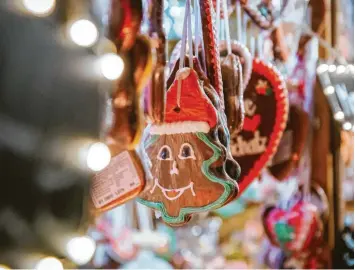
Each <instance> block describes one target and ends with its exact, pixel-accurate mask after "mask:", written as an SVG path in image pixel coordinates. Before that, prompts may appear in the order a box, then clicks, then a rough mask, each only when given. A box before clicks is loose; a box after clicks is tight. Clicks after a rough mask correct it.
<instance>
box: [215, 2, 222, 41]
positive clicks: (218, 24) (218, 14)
mask: <svg viewBox="0 0 355 270" xmlns="http://www.w3.org/2000/svg"><path fill="white" fill-rule="evenodd" d="M216 17H217V18H216V28H217V33H216V36H217V44H219V40H220V35H221V0H217V1H216Z"/></svg>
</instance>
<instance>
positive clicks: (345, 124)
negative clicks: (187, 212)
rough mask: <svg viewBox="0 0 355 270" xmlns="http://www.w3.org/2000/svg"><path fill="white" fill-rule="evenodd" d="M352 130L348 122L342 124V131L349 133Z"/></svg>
mask: <svg viewBox="0 0 355 270" xmlns="http://www.w3.org/2000/svg"><path fill="white" fill-rule="evenodd" d="M352 128H353V125H352V124H351V123H350V122H345V123H344V124H343V129H344V130H346V131H349V130H351V129H352Z"/></svg>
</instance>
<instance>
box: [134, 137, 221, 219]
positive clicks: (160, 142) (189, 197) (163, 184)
mask: <svg viewBox="0 0 355 270" xmlns="http://www.w3.org/2000/svg"><path fill="white" fill-rule="evenodd" d="M153 136H157V137H155V138H156V141H155V142H154V143H153V144H151V145H150V146H148V148H147V149H146V151H147V154H148V156H149V158H150V160H151V162H152V169H151V172H152V175H153V178H154V185H153V187H152V188H151V189H150V190H146V191H144V192H143V193H142V194H141V196H140V197H141V199H143V200H147V201H150V202H159V203H162V204H163V208H165V209H166V212H167V214H168V215H169V216H172V217H176V216H178V215H179V214H180V209H181V208H201V207H204V206H208V205H210V204H212V203H214V202H216V201H217V200H219V199H221V196H222V194H223V193H225V185H226V184H224V185H223V184H221V183H218V181H216V182H213V181H212V180H210V179H211V178H213V179H216V178H218V180H219V181H225V180H223V178H224V177H223V176H222V175H219V174H218V172H217V170H216V167H217V166H222V164H223V160H222V158H221V155H220V152H218V151H217V153H215V151H216V150H214V149H213V148H212V147H211V146H210V147H208V143H211V142H210V141H209V139H208V135H207V134H204V133H182V134H181V133H180V134H168V135H153ZM152 139H153V138H152ZM206 140H207V141H208V142H206ZM211 144H212V143H211ZM214 147H215V148H217V147H216V146H214ZM217 149H218V148H217ZM212 157H214V158H212ZM212 159H213V160H214V162H212V163H211V165H210V166H208V164H207V163H208V161H209V160H212ZM203 168H205V170H204V169H203Z"/></svg>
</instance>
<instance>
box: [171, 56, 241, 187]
mask: <svg viewBox="0 0 355 270" xmlns="http://www.w3.org/2000/svg"><path fill="white" fill-rule="evenodd" d="M179 63H180V60H178V61H177V62H176V63H175V66H174V68H173V69H172V72H171V74H170V77H169V79H168V81H167V85H168V86H169V87H170V86H171V84H172V83H173V81H174V78H175V76H176V73H177V71H178V69H179ZM188 63H189V59H188V57H187V56H186V57H185V65H188ZM193 67H194V70H195V71H196V73H197V74H198V78H199V79H200V80H201V81H202V82H203V90H204V92H205V94H206V95H207V96H208V98H209V99H210V101H211V102H212V104H213V106H214V107H215V109H216V110H217V111H218V113H219V115H220V116H221V117H219V118H218V121H217V125H216V128H215V130H214V132H213V133H212V135H213V140H214V141H215V143H216V144H217V145H218V147H220V148H221V149H222V151H223V156H224V157H225V162H224V165H223V168H220V170H221V172H222V173H224V174H226V177H227V178H228V177H229V178H231V179H233V180H234V181H237V180H238V179H239V176H240V166H239V164H238V163H237V162H236V161H235V160H234V158H233V156H232V154H231V150H230V133H229V132H228V129H227V121H226V115H225V110H224V109H223V107H222V106H223V105H222V103H221V99H220V97H219V95H218V94H217V93H216V91H215V90H214V88H213V86H212V85H211V84H210V82H209V79H208V78H207V76H206V74H205V73H204V71H203V70H202V68H201V65H200V62H199V59H197V57H194V58H193Z"/></svg>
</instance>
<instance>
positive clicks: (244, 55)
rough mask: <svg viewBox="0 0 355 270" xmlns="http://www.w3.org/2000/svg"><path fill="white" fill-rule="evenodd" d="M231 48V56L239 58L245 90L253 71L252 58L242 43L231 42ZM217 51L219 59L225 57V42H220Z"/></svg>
mask: <svg viewBox="0 0 355 270" xmlns="http://www.w3.org/2000/svg"><path fill="white" fill-rule="evenodd" d="M231 47H232V52H233V54H234V55H236V56H238V57H239V60H240V63H241V64H242V67H243V68H242V71H243V86H244V88H246V87H247V85H248V83H249V80H250V76H251V73H252V69H253V57H252V56H251V53H250V52H249V50H248V48H247V47H246V46H245V45H244V44H243V43H240V42H238V41H236V40H233V41H232V42H231ZM219 51H220V54H221V57H224V56H226V55H227V44H226V42H225V41H221V42H220V44H219Z"/></svg>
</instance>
